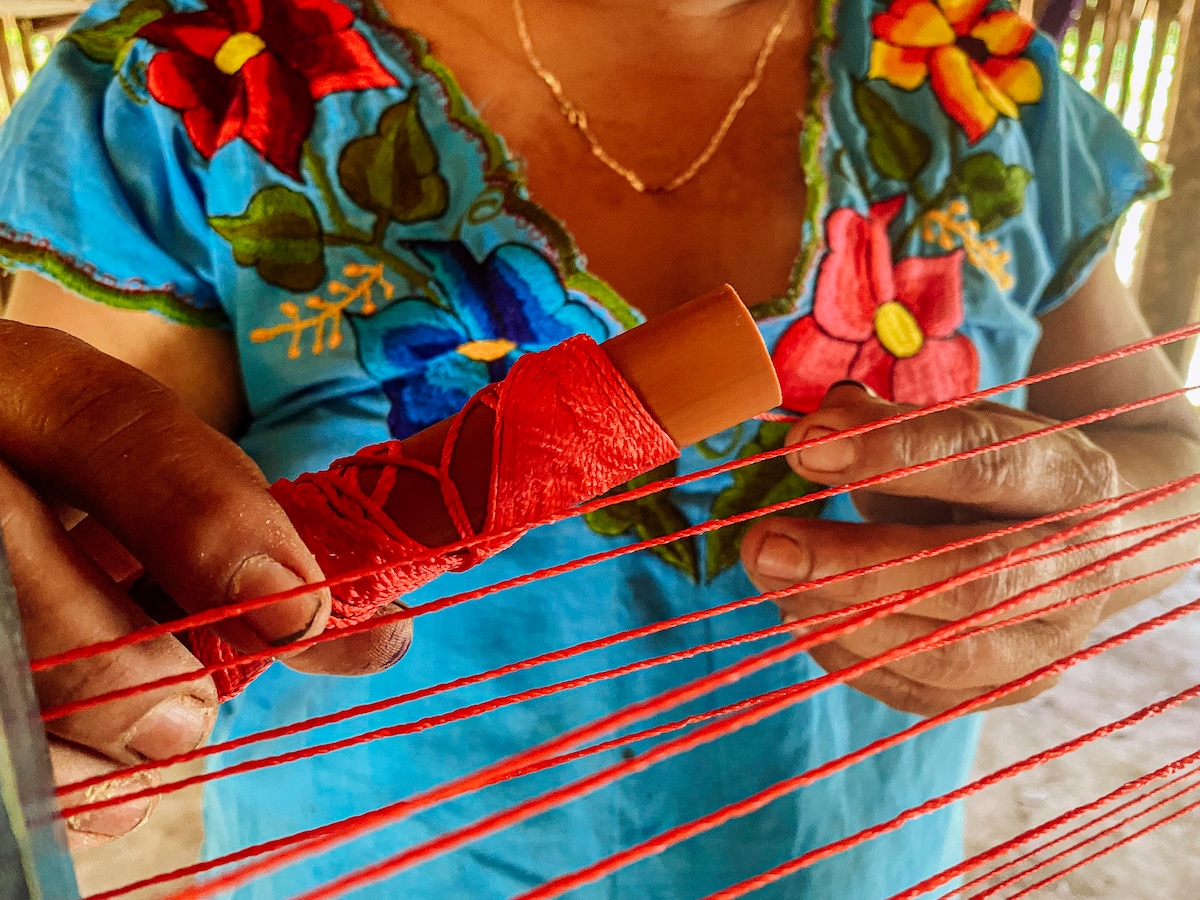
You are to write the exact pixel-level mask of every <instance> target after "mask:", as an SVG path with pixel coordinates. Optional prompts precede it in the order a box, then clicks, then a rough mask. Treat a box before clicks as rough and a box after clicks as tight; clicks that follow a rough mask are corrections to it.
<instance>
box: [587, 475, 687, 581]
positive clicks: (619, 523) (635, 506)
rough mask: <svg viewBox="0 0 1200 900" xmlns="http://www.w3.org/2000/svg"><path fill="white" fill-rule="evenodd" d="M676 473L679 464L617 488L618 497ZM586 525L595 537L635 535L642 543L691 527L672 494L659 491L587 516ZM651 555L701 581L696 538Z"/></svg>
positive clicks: (682, 541) (659, 549)
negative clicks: (594, 533) (619, 494)
mask: <svg viewBox="0 0 1200 900" xmlns="http://www.w3.org/2000/svg"><path fill="white" fill-rule="evenodd" d="M677 471H678V463H676V462H669V463H667V464H666V465H663V466H659V467H658V468H656V469H651V470H650V471H649V472H647V473H646V474H644V475H639V476H638V477H637V478H634V479H633V480H632V481H630V482H629V483H628V484H627V485H625V486H624V487H622V488H618V489H617V491H616V492H615V493H627V492H628V491H631V490H634V489H636V488H639V487H644V486H645V485H647V484H650V483H651V482H654V481H660V480H662V479H664V478H670V477H672V476H673V475H674V474H675V473H676V472H677ZM584 522H586V523H587V526H588V528H590V529H591V530H592V531H594V532H596V534H600V535H603V536H605V537H620V536H621V535H623V534H628V533H631V532H632V533H633V534H634V535H635V536H636V537H637V539H638V540H643V541H645V540H653V539H654V538H659V537H665V536H666V535H668V534H674V533H675V532H677V531H681V530H683V529H684V528H687V527H688V521H687V518H686V517H685V516H684V514H683V510H681V509H680V508H679V507H678V506H676V505H675V502H674V501H673V500H672V499H671V496H670V492H669V491H659V492H658V493H655V494H650V495H649V496H647V497H640V498H638V499H636V500H629V501H626V502H625V503H617V504H614V505H613V506H606V507H605V508H604V509H598V510H596V511H595V512H591V513H588V514H587V515H586V516H584ZM650 552H651V553H653V554H654V555H655V556H657V557H658V558H659V559H661V560H662V561H663V562H665V563H666V564H667V565H669V566H672V567H674V568H676V569H678V570H679V571H681V572H683V574H684V575H686V576H687V577H688V578H690V579H691V580H692V581H699V580H700V560H699V553H698V552H697V549H696V539H695V538H683V539H681V540H677V541H671V542H670V543H669V544H662V545H660V546H657V547H653V548H651V550H650Z"/></svg>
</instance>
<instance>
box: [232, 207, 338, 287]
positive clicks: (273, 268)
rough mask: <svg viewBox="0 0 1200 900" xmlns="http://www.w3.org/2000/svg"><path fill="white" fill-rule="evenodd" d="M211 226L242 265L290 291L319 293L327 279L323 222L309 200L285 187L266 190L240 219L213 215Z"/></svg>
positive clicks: (267, 280)
mask: <svg viewBox="0 0 1200 900" xmlns="http://www.w3.org/2000/svg"><path fill="white" fill-rule="evenodd" d="M208 221H209V224H210V225H212V227H213V228H214V229H215V230H216V232H217V233H218V234H220V235H221V237H223V238H225V240H227V241H229V244H230V246H231V247H232V249H233V258H234V259H235V260H236V261H237V263H238V265H240V266H253V267H254V268H255V269H256V270H257V271H258V274H259V275H260V276H262V279H263V281H266V282H267V283H269V284H273V285H275V286H277V287H281V288H285V289H287V290H289V291H295V292H304V291H311V290H315V289H316V288H318V287H320V285H321V284H322V283H324V281H325V253H324V250H325V248H324V245H323V244H322V242H321V236H322V235H321V223H320V222H319V221H318V219H317V211H316V209H315V208H314V207H313V205H312V203H311V201H309V199H308V198H307V197H305V196H304V195H303V194H301V193H300V192H299V191H294V190H292V189H291V188H288V187H284V186H282V185H273V186H272V187H268V188H263V189H262V190H261V191H259V192H258V193H257V194H255V195H254V196H253V197H252V198H251V200H250V205H249V206H247V207H246V211H245V212H243V213H242V214H241V215H240V216H213V217H212V218H210V219H209V220H208Z"/></svg>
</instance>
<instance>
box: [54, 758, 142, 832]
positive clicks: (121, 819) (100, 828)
mask: <svg viewBox="0 0 1200 900" xmlns="http://www.w3.org/2000/svg"><path fill="white" fill-rule="evenodd" d="M154 784H155V782H154V779H153V778H152V777H150V775H149V774H148V773H145V772H141V773H139V774H137V775H130V776H127V777H124V778H113V779H111V780H109V781H104V782H101V783H100V784H97V785H94V786H93V787H90V788H88V789H87V791H85V792H84V796H83V798H82V802H83V803H95V802H97V801H99V800H108V799H110V798H112V797H121V796H124V795H125V794H136V793H138V792H139V791H144V790H147V789H149V788H152V787H154ZM157 805H158V797H143V798H141V799H140V800H131V801H129V802H128V803H119V804H117V805H115V806H106V807H104V808H103V809H94V810H91V811H89V812H82V813H79V814H78V815H75V816H70V817H68V818H67V827H68V828H70V829H71V830H72V831H76V832H79V833H80V834H84V835H98V836H100V837H103V838H116V837H122V836H124V835H127V834H129V833H130V832H131V831H133V830H134V829H136V828H138V827H140V826H141V825H142V824H143V823H144V822H145V821H146V820H147V819H149V818H150V813H152V812H153V811H154V807H156V806H157Z"/></svg>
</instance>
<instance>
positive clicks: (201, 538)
mask: <svg viewBox="0 0 1200 900" xmlns="http://www.w3.org/2000/svg"><path fill="white" fill-rule="evenodd" d="M0 371H9V372H21V373H22V378H21V379H18V380H15V383H14V384H12V385H8V386H6V391H5V392H4V393H3V394H0V458H3V459H4V460H6V461H7V462H8V463H9V464H10V465H11V466H12V467H13V468H14V469H16V470H17V471H18V472H19V473H20V474H21V475H22V476H23V477H24V478H25V479H26V480H27V481H28V482H29V483H30V484H32V485H34V486H35V487H36V488H38V489H39V490H40V491H41V492H42V493H44V494H47V495H50V496H54V497H57V498H61V499H62V500H65V501H67V502H68V503H70V504H71V505H73V506H75V507H78V508H79V509H82V510H85V511H87V512H89V513H90V514H91V515H93V516H94V517H95V518H96V519H97V520H98V521H99V522H100V523H101V524H103V525H104V526H105V527H106V528H107V529H108V530H109V531H111V532H112V533H113V534H114V535H115V536H116V537H117V538H118V539H119V540H120V541H121V543H122V544H124V545H125V546H126V547H127V548H128V549H129V550H130V552H132V553H133V555H134V556H135V557H136V558H137V559H138V560H139V561H140V562H141V563H142V564H143V565H144V566H145V567H146V569H147V570H148V571H149V572H150V574H151V575H152V576H153V577H154V578H155V580H157V581H158V582H159V584H160V585H162V587H163V589H164V590H165V591H166V592H167V593H168V594H169V595H170V596H171V597H172V598H174V599H175V600H176V601H177V602H178V603H179V605H180V606H182V607H183V608H184V609H185V610H187V611H188V612H198V611H201V610H206V609H212V608H214V607H219V606H222V605H225V604H230V603H237V602H242V601H246V600H250V599H253V598H256V597H261V596H265V595H268V594H274V593H279V592H282V591H287V590H291V589H294V588H298V587H301V586H303V585H305V584H308V583H312V582H315V581H320V580H321V579H322V577H323V576H322V573H321V570H320V567H319V566H318V565H317V563H316V560H315V559H314V558H313V556H312V554H311V553H310V552H309V551H308V549H307V547H305V546H304V543H303V541H301V540H300V538H299V536H298V535H297V534H296V532H295V530H294V529H293V528H292V526H291V523H290V522H289V521H288V519H287V516H286V515H285V514H284V512H283V510H282V509H281V508H280V507H279V505H278V504H277V503H276V502H275V501H274V499H272V497H271V495H270V494H269V493H268V491H267V483H266V480H265V479H264V477H263V475H262V473H261V472H260V471H259V470H258V468H257V467H256V466H255V465H254V463H253V462H252V461H251V460H250V459H249V457H247V456H246V455H245V454H244V453H243V452H242V451H241V450H240V449H239V448H238V447H237V446H236V445H235V444H234V443H233V442H231V441H230V440H228V439H227V438H226V437H224V436H223V435H221V434H220V433H218V432H217V431H215V430H213V429H212V428H210V427H208V426H207V425H205V424H204V423H203V422H202V421H200V419H199V418H197V417H196V416H195V415H193V414H192V412H191V411H190V410H188V409H187V407H186V406H185V405H184V404H183V402H182V401H181V400H179V398H178V397H176V395H175V394H174V393H173V392H171V391H170V390H168V389H167V388H165V387H163V386H162V385H160V384H159V383H158V382H157V381H155V380H154V379H152V378H150V377H149V376H147V375H144V374H143V373H141V372H139V371H138V370H136V369H134V368H133V367H131V366H128V365H126V364H124V363H122V362H120V361H118V360H116V359H113V358H112V357H109V356H106V355H105V354H103V353H100V352H99V351H97V350H95V349H93V348H91V347H89V346H88V345H86V344H84V343H82V342H80V341H78V340H76V339H74V338H72V337H70V336H68V335H65V334H63V333H61V332H58V331H55V330H53V329H46V328H36V327H33V326H28V325H22V324H19V323H15V322H8V321H0ZM329 604H330V600H329V593H328V591H325V590H320V591H313V592H309V593H306V594H302V595H300V596H296V597H292V598H289V599H286V600H281V601H279V602H276V603H273V604H271V605H269V606H266V607H263V608H261V609H258V610H255V611H252V612H249V613H246V614H245V615H244V616H243V617H241V620H240V621H238V622H232V623H227V624H226V625H225V626H224V627H223V628H222V629H221V630H222V633H223V635H224V636H226V637H227V638H228V639H230V640H231V642H233V643H234V644H235V646H237V647H238V648H239V649H242V650H245V651H253V650H260V649H264V648H265V647H267V646H277V645H279V644H283V643H287V642H289V641H293V640H297V639H300V638H303V637H307V636H310V635H312V634H316V633H318V632H320V631H321V630H322V629H323V628H324V626H325V623H326V620H327V618H328V614H329Z"/></svg>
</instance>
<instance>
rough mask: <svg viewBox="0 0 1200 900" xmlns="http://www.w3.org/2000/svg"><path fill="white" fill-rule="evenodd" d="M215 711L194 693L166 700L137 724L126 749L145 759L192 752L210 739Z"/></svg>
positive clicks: (126, 741)
mask: <svg viewBox="0 0 1200 900" xmlns="http://www.w3.org/2000/svg"><path fill="white" fill-rule="evenodd" d="M214 712H215V711H214V710H213V708H212V706H210V705H209V704H207V703H205V702H204V701H203V700H201V699H200V698H199V697H195V696H193V695H191V694H184V695H182V696H180V697H172V698H170V699H169V700H163V701H162V702H160V703H159V704H158V705H157V706H155V707H154V708H153V709H151V710H150V712H148V713H146V714H145V715H144V716H142V717H141V718H140V719H139V720H138V721H137V723H136V724H135V725H134V726H133V728H132V729H131V730H130V732H129V736H128V737H127V738H126V740H125V746H126V747H128V748H129V749H130V750H131V751H133V752H134V753H136V754H138V755H139V756H141V757H142V758H144V759H166V758H167V757H169V756H176V755H177V754H180V753H189V752H191V751H192V750H195V749H196V748H197V747H199V746H200V745H201V744H202V743H203V742H204V739H205V738H206V737H208V732H209V730H210V728H211V727H212V720H213V716H214Z"/></svg>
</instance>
